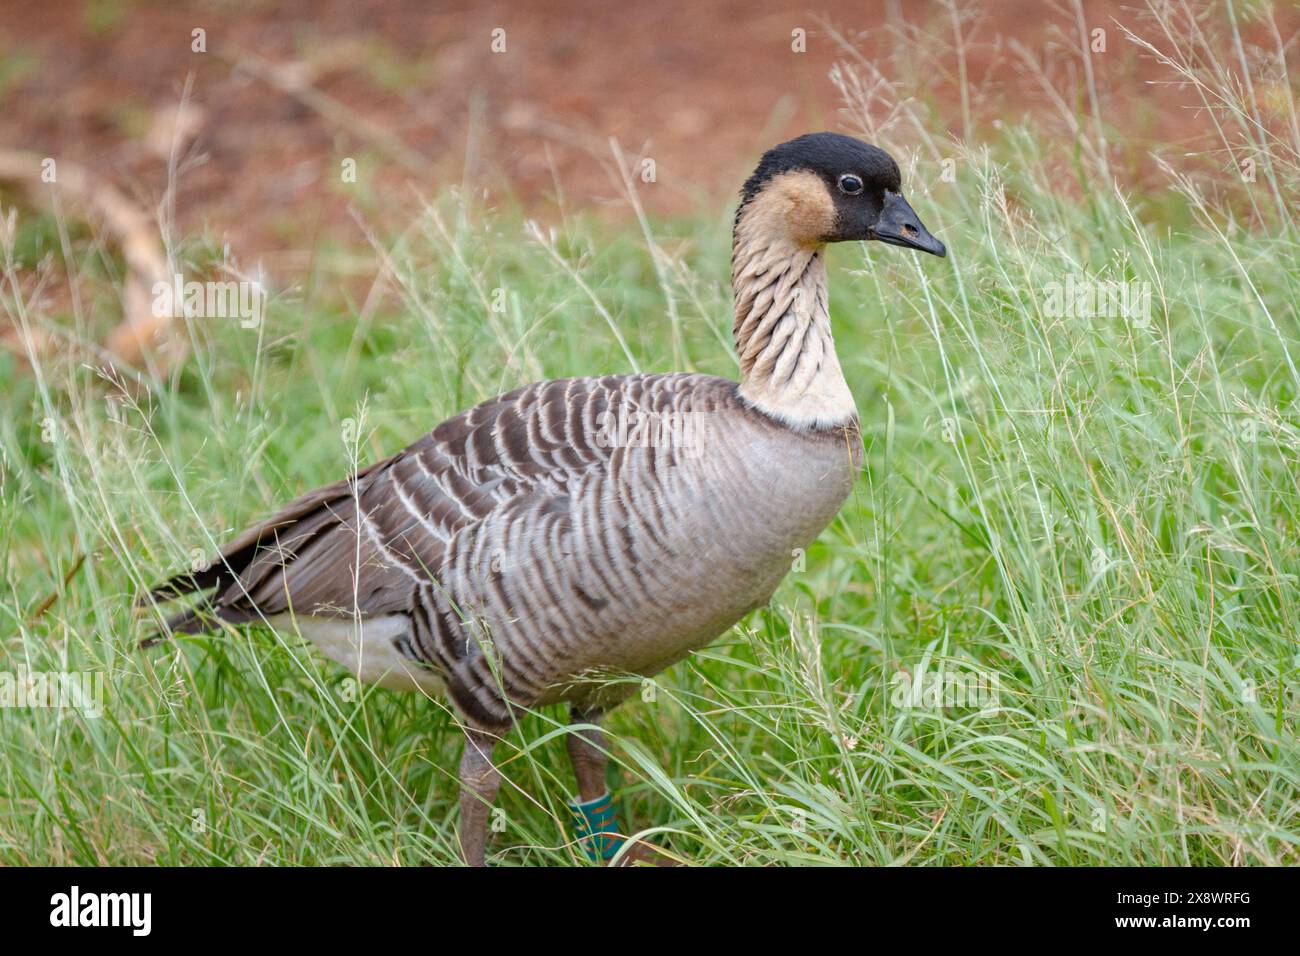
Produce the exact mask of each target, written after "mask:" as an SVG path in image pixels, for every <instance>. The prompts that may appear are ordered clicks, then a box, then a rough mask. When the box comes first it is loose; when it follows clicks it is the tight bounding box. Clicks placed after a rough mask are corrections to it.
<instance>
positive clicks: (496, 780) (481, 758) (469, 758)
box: [460, 730, 501, 866]
mask: <svg viewBox="0 0 1300 956" xmlns="http://www.w3.org/2000/svg"><path fill="white" fill-rule="evenodd" d="M496 744H497V738H496V735H494V734H490V733H488V732H487V731H485V730H466V731H465V752H464V754H463V755H462V756H461V758H460V852H461V855H462V856H464V857H465V862H466V863H468V864H469V865H470V866H486V865H487V864H486V863H485V861H484V851H485V847H486V846H487V820H488V814H489V813H491V812H492V801H494V800H495V799H496V798H497V789H498V788H499V787H500V786H501V773H500V772H499V771H498V770H497V768H496V767H495V766H493V765H492V751H493V750H495V749H496Z"/></svg>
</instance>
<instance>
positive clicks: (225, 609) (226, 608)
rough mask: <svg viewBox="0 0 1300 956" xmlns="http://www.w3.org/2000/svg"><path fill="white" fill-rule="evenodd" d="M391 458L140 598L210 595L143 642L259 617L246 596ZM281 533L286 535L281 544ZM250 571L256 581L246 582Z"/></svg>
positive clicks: (141, 601)
mask: <svg viewBox="0 0 1300 956" xmlns="http://www.w3.org/2000/svg"><path fill="white" fill-rule="evenodd" d="M394 457H395V456H394ZM390 461H392V458H385V459H383V460H381V461H377V462H375V463H374V464H372V465H368V466H367V467H365V468H363V469H362V470H361V471H359V472H357V474H356V475H355V476H354V477H352V478H344V479H343V480H342V481H336V482H335V483H334V484H332V485H327V486H326V487H324V488H317V489H316V490H315V491H311V492H308V493H307V494H305V495H303V496H302V497H300V498H297V499H296V500H294V501H292V502H290V503H289V505H288V506H286V507H285V508H284V509H283V510H281V511H279V512H277V513H276V514H275V515H273V516H272V517H270V518H269V519H267V520H266V521H263V522H262V523H260V524H257V525H254V526H253V527H251V528H249V529H248V530H246V531H245V532H244V533H243V534H241V535H239V537H237V538H236V539H235V540H234V541H232V542H230V544H228V545H227V546H226V547H225V548H223V549H222V551H221V554H220V555H219V556H218V558H217V559H216V560H215V561H213V562H212V563H211V564H210V565H208V566H207V567H206V568H203V569H201V570H198V571H184V572H182V573H180V574H177V575H175V576H174V577H172V578H169V579H168V580H166V581H164V582H163V583H162V584H160V585H158V586H157V587H156V588H153V589H152V590H150V591H148V592H147V593H145V594H142V595H140V596H139V597H137V598H136V601H135V604H136V606H137V607H141V606H144V605H147V604H151V603H152V604H161V603H165V602H167V601H171V600H174V599H175V598H178V597H184V596H186V595H189V594H205V595H206V596H205V597H204V599H203V600H202V601H200V602H199V603H198V604H196V605H195V606H194V607H192V608H189V609H187V610H185V611H181V612H180V613H178V614H175V615H173V616H172V617H170V618H168V619H167V621H166V623H165V624H164V625H163V628H162V629H161V630H158V631H156V632H154V633H153V634H151V635H150V636H149V637H147V638H145V639H144V640H143V641H141V643H140V646H141V647H153V646H154V645H155V644H158V643H160V642H161V641H162V640H163V639H164V638H166V637H170V636H172V635H174V634H203V633H206V632H207V631H209V630H211V629H212V627H213V625H214V624H215V623H216V622H218V621H225V622H226V623H229V624H242V623H245V622H248V621H255V620H258V619H260V618H261V616H262V612H261V610H259V609H258V608H257V607H256V606H255V605H253V604H252V603H251V602H250V601H248V600H247V595H248V593H249V591H251V590H252V589H253V588H254V587H255V586H256V584H257V583H258V580H260V579H261V578H262V577H263V576H264V575H265V574H267V573H269V572H271V571H272V570H273V569H274V568H275V567H279V566H281V562H282V561H283V558H284V557H287V556H289V555H290V554H292V553H293V552H296V551H300V550H301V549H302V548H304V547H305V546H306V545H307V544H308V543H309V542H310V541H311V539H312V538H313V537H314V536H315V534H317V533H319V531H321V530H322V529H323V528H325V527H327V526H328V525H329V524H331V523H333V521H332V519H333V515H332V514H330V513H327V514H322V513H321V512H322V511H326V512H329V510H330V506H331V505H332V504H333V503H335V502H337V501H339V500H340V499H344V498H350V497H351V496H352V495H353V494H354V491H353V485H354V482H356V481H357V480H359V479H361V478H364V477H365V476H366V475H368V474H370V473H371V472H372V471H374V470H376V469H378V468H381V467H383V466H384V465H387V464H388V463H389V462H390ZM282 537H283V538H284V539H286V541H285V544H283V545H282V544H281V538H282ZM290 541H291V542H292V543H291V544H289V542H290ZM258 559H260V560H258ZM250 573H251V575H252V577H253V578H255V579H257V580H244V579H245V578H247V577H249V575H250Z"/></svg>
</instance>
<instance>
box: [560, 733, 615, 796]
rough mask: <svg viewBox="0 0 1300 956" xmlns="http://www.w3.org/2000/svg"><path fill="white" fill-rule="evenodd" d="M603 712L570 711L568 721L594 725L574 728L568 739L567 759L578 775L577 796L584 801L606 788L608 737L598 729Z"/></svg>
mask: <svg viewBox="0 0 1300 956" xmlns="http://www.w3.org/2000/svg"><path fill="white" fill-rule="evenodd" d="M603 716H604V715H603V714H600V713H593V714H584V713H582V712H581V711H579V710H574V711H573V712H572V713H571V714H570V723H574V724H593V725H594V726H593V727H588V728H584V729H583V730H575V731H574V732H573V733H571V734H569V736H568V739H567V746H568V749H569V762H570V763H572V764H573V775H574V776H575V777H577V778H578V799H579V800H582V801H584V802H586V801H590V800H595V799H596V798H597V797H599V796H601V795H603V794H604V793H605V790H606V786H605V767H606V766H607V765H608V764H609V740H608V738H607V737H606V736H605V732H604V731H603V730H601V729H600V719H601V717H603Z"/></svg>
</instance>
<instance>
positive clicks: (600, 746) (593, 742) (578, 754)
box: [566, 709, 669, 866]
mask: <svg viewBox="0 0 1300 956" xmlns="http://www.w3.org/2000/svg"><path fill="white" fill-rule="evenodd" d="M603 716H604V714H603V713H602V712H600V711H595V712H592V713H583V712H582V711H579V710H577V709H575V710H574V711H573V712H572V714H571V723H574V724H594V725H596V726H594V727H591V728H584V729H582V730H574V731H572V732H571V733H570V734H569V737H568V740H567V741H566V743H567V745H568V749H569V760H570V762H571V763H572V764H573V775H574V776H575V777H577V778H578V799H579V800H581V801H582V802H583V803H589V802H591V801H593V800H596V799H597V798H599V797H602V796H605V795H606V794H607V793H608V792H609V788H608V786H607V785H606V783H605V767H606V766H608V764H609V738H608V737H606V736H605V733H604V731H602V730H601V729H600V726H599V724H600V720H601V718H602V717H603ZM621 829H622V828H621V827H620V830H621ZM624 832H625V831H624ZM600 845H602V846H603V845H605V844H600ZM635 862H643V863H654V864H656V865H660V866H663V865H668V863H669V861H668V859H667V858H666V857H664V856H661V855H660V854H659V853H656V852H655V851H654V850H653V849H652V848H651V847H650V846H649V845H648V844H645V843H636V844H634V845H633V846H632V847H631V848H630V849H629V850H628V851H627V852H626V853H624V854H623V857H622V863H623V865H625V866H626V865H627V864H629V863H635Z"/></svg>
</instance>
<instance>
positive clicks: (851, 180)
mask: <svg viewBox="0 0 1300 956" xmlns="http://www.w3.org/2000/svg"><path fill="white" fill-rule="evenodd" d="M840 192H842V193H844V194H845V195H846V196H856V195H857V194H858V193H860V192H862V180H861V179H859V178H858V177H857V176H854V175H853V174H852V173H845V174H844V175H843V176H841V177H840Z"/></svg>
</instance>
